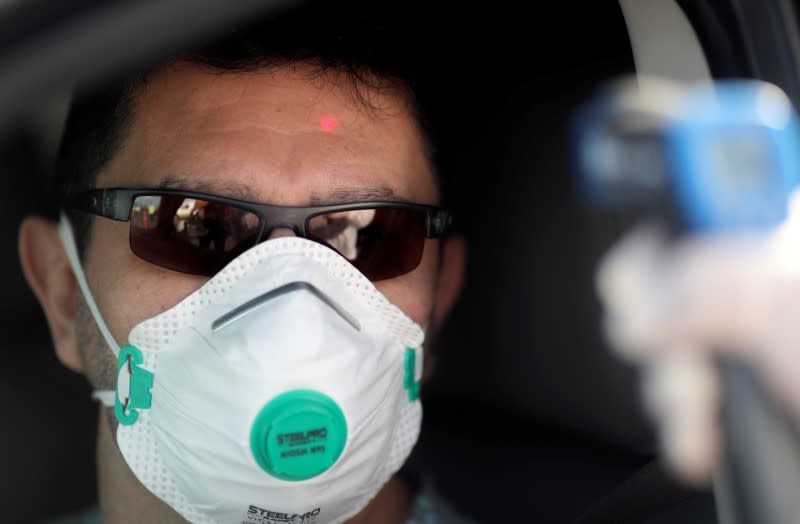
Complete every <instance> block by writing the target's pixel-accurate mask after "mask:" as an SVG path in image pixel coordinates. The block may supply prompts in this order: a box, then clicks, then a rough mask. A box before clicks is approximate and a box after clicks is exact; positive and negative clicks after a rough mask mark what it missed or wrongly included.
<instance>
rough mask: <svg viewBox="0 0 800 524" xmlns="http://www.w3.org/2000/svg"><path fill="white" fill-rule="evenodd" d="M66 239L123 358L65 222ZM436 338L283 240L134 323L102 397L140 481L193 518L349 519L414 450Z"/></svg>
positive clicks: (311, 252) (362, 283)
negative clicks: (426, 364) (426, 355)
mask: <svg viewBox="0 0 800 524" xmlns="http://www.w3.org/2000/svg"><path fill="white" fill-rule="evenodd" d="M59 232H60V234H61V237H62V239H63V241H64V244H65V246H66V249H67V251H68V254H69V256H70V259H71V261H72V264H73V269H74V271H75V273H76V276H77V278H78V281H79V285H80V287H81V289H82V290H83V293H84V295H85V297H86V300H87V302H89V304H90V309H92V313H93V315H94V317H95V320H96V321H97V323H98V325H99V326H100V329H101V331H102V332H104V334H105V335H106V337H107V341H108V343H109V346H110V347H111V348H112V350H115V349H116V343H115V342H114V340H113V338H111V336H110V334H108V330H107V328H106V326H105V324H104V323H103V320H102V318H101V317H100V314H99V311H98V310H97V308H96V306H95V305H94V301H93V299H92V295H91V293H90V291H89V289H88V286H87V284H86V279H85V276H84V274H83V271H82V268H81V266H80V262H79V260H78V257H77V254H76V250H75V243H74V239H73V238H72V232H71V229H70V226H69V224H68V222H67V219H66V218H65V217H62V220H61V224H60V226H59ZM423 337H424V335H423V330H422V328H420V326H419V325H417V324H415V323H414V322H413V321H412V320H411V319H410V318H408V317H407V316H406V315H405V314H403V313H402V312H401V311H400V310H399V309H398V308H397V307H396V306H394V305H392V304H391V303H390V302H389V301H388V300H387V299H386V297H384V296H383V295H382V294H381V293H380V292H379V291H378V290H377V289H376V288H375V286H374V285H373V284H372V283H371V282H369V280H367V279H366V278H365V277H364V276H363V275H362V274H361V273H359V272H358V270H356V269H355V268H354V267H353V266H352V265H351V264H349V263H348V262H347V261H346V260H345V259H344V258H343V257H341V256H340V255H339V254H338V253H336V252H334V251H333V250H331V249H328V248H326V247H324V246H321V245H319V244H316V243H314V242H311V241H308V240H305V239H302V238H294V237H291V238H279V239H274V240H271V241H268V242H264V243H261V244H259V245H257V246H255V247H253V248H252V249H250V250H249V251H247V252H245V253H243V254H242V255H241V256H239V257H238V258H237V259H235V260H234V261H233V262H231V263H230V264H229V265H228V266H226V267H225V268H224V269H223V270H222V271H220V272H219V273H218V274H217V275H216V276H214V277H213V278H212V279H210V280H209V281H208V282H207V283H206V284H205V285H203V286H202V287H201V288H200V289H198V290H197V291H195V292H194V293H192V294H191V295H189V296H188V297H186V298H185V299H184V300H182V301H181V302H180V303H178V304H177V305H175V306H174V307H173V308H171V309H169V310H167V311H164V312H163V313H160V314H158V315H156V316H154V317H152V318H149V319H147V320H145V321H143V322H141V323H140V324H137V325H136V326H134V327H133V329H132V330H131V332H130V335H129V337H128V345H127V346H125V347H123V348H122V349H121V350H118V351H115V352H116V353H118V357H119V361H118V362H119V363H118V376H119V378H118V381H117V390H116V392H111V393H112V394H111V395H104V393H103V392H98V395H97V397H98V398H101V399H104V397H106V398H105V399H104V401H105V402H106V403H110V402H109V401H110V400H111V399H109V398H107V397H108V396H111V397H112V398H113V403H114V405H115V411H116V414H117V418H118V420H119V422H120V424H119V426H118V429H117V442H118V444H119V448H120V451H121V452H122V455H123V457H124V458H125V460H126V461H127V463H128V465H129V467H130V468H131V470H132V471H133V473H134V474H135V475H136V477H137V478H138V479H139V480H140V481H141V482H142V484H143V485H144V486H145V487H147V489H149V490H150V491H151V492H153V493H154V494H155V495H156V496H158V497H159V498H160V499H162V500H163V501H165V502H166V503H167V504H169V505H170V506H171V507H172V508H174V509H175V510H176V511H177V512H178V513H180V514H181V515H182V516H183V517H184V518H186V519H188V520H189V521H191V522H195V523H226V524H227V523H241V522H243V521H244V522H254V523H258V524H266V523H271V522H302V523H304V524H308V523H312V522H313V523H323V522H324V523H327V522H341V521H343V520H345V519H347V518H349V517H351V516H352V515H354V514H356V513H358V512H359V511H360V510H361V509H362V508H363V507H364V506H365V505H366V504H367V503H368V502H369V501H370V500H371V499H372V498H373V497H374V496H375V494H376V493H377V492H378V490H379V489H380V488H381V487H382V486H383V485H384V484H385V483H386V481H387V480H388V479H389V478H390V477H391V475H392V474H394V473H395V472H396V471H397V470H398V469H399V468H400V466H401V465H402V464H403V462H404V461H405V459H406V458H407V456H408V454H409V453H410V451H411V449H412V448H413V446H414V444H415V443H416V440H417V437H418V434H419V429H420V423H421V417H422V408H421V406H420V402H419V400H418V395H419V380H420V378H421V370H422V341H423Z"/></svg>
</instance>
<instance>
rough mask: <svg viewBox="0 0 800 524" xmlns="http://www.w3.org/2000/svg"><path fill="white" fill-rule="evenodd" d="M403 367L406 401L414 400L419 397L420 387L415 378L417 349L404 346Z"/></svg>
mask: <svg viewBox="0 0 800 524" xmlns="http://www.w3.org/2000/svg"><path fill="white" fill-rule="evenodd" d="M403 368H404V370H405V375H403V387H404V388H406V391H408V401H409V402H414V401H415V400H417V399H418V398H419V390H420V387H421V384H420V381H419V380H415V377H416V373H417V351H416V350H415V349H414V348H406V354H405V357H404V359H403Z"/></svg>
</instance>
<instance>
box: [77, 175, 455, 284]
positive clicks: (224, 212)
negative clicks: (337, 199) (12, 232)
mask: <svg viewBox="0 0 800 524" xmlns="http://www.w3.org/2000/svg"><path fill="white" fill-rule="evenodd" d="M64 208H65V209H68V210H75V211H83V212H87V213H92V214H95V215H99V216H103V217H106V218H110V219H113V220H120V221H128V222H130V246H131V251H133V253H134V254H135V255H136V256H138V257H139V258H142V259H144V260H146V261H148V262H151V263H153V264H156V265H157V266H161V267H164V268H167V269H172V270H175V271H180V272H183V273H190V274H194V275H204V276H213V275H214V274H216V273H217V272H218V271H219V270H221V269H222V268H223V267H225V265H227V264H228V263H229V262H230V261H232V260H233V259H234V258H236V257H237V256H239V255H240V254H241V253H243V252H244V251H246V250H247V249H249V248H251V247H252V246H254V245H256V244H257V243H259V242H261V241H263V240H266V239H268V238H269V236H270V234H271V233H272V232H273V231H274V230H275V229H277V228H286V229H291V230H292V231H293V232H294V233H295V234H296V235H297V236H300V237H303V238H307V239H309V240H312V241H314V242H317V243H319V244H322V245H324V246H327V247H329V248H331V249H334V250H336V251H337V252H339V253H340V254H341V255H342V256H344V257H345V258H346V259H347V260H349V261H350V263H351V264H353V266H355V267H356V269H358V270H359V271H361V272H362V273H363V274H364V275H365V276H366V277H367V278H368V279H370V280H371V281H377V280H384V279H387V278H393V277H396V276H400V275H403V274H405V273H408V272H410V271H412V270H413V269H415V268H416V267H417V266H418V265H419V263H420V260H421V259H422V252H423V249H424V247H425V239H426V238H439V237H442V236H444V235H445V234H446V233H447V230H448V227H449V225H450V216H449V214H448V212H447V211H446V210H444V209H442V208H439V207H435V206H426V205H421V204H409V203H403V202H359V203H350V204H338V205H331V206H310V207H293V206H292V207H290V206H272V205H267V204H258V203H255V202H245V201H241V200H234V199H230V198H222V197H217V196H213V195H207V194H203V193H195V192H189V191H180V190H170V189H95V190H91V191H86V192H83V193H76V194H72V195H69V196H68V197H67V198H66V200H65V202H64Z"/></svg>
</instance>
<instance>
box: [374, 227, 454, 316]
mask: <svg viewBox="0 0 800 524" xmlns="http://www.w3.org/2000/svg"><path fill="white" fill-rule="evenodd" d="M438 267H439V246H438V242H437V241H435V240H426V241H425V251H424V253H423V255H422V261H421V262H420V264H419V266H418V267H417V268H416V269H415V270H414V271H412V272H410V273H408V274H405V275H402V276H400V277H397V278H392V279H389V280H382V281H380V282H376V283H375V287H377V288H378V290H379V291H380V292H381V293H383V294H384V295H386V298H388V299H389V301H390V302H391V303H392V304H394V305H395V306H397V307H399V308H400V309H401V310H402V311H403V312H404V313H405V314H406V315H408V316H409V317H411V319H412V320H413V321H414V322H416V323H417V324H420V325H424V324H425V323H426V322H428V319H429V318H430V316H431V313H432V311H433V304H434V290H435V287H436V277H437V273H438Z"/></svg>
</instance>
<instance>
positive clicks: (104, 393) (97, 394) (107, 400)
mask: <svg viewBox="0 0 800 524" xmlns="http://www.w3.org/2000/svg"><path fill="white" fill-rule="evenodd" d="M92 398H93V399H95V400H97V401H98V402H100V403H101V404H103V405H104V406H108V407H112V406H114V403H115V402H116V400H117V392H116V391H114V390H111V389H106V390H99V391H92Z"/></svg>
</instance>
